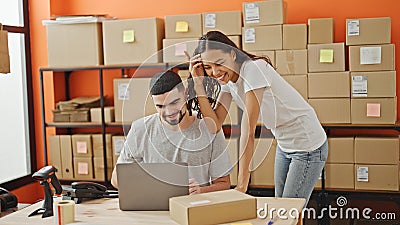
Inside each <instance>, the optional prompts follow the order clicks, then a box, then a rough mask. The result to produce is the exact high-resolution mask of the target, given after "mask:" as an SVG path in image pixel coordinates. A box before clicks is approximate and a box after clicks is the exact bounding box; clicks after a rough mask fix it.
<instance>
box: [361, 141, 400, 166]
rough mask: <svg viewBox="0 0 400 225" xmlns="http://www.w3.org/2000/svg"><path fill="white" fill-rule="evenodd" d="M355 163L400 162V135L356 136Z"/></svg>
mask: <svg viewBox="0 0 400 225" xmlns="http://www.w3.org/2000/svg"><path fill="white" fill-rule="evenodd" d="M354 143H355V145H354V153H355V155H354V156H355V163H358V164H381V165H397V164H399V137H356V138H355V142H354Z"/></svg>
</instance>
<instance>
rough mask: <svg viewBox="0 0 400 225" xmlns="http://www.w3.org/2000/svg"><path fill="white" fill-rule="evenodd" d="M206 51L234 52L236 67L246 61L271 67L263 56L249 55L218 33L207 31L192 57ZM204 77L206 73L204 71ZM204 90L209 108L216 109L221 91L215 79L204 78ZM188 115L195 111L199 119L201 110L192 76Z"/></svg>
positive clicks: (189, 87)
mask: <svg viewBox="0 0 400 225" xmlns="http://www.w3.org/2000/svg"><path fill="white" fill-rule="evenodd" d="M207 49H217V50H221V51H223V52H225V53H231V51H234V52H235V53H236V59H235V62H236V63H237V64H238V65H242V64H243V62H245V61H246V60H249V59H251V60H258V59H262V60H265V61H266V62H267V63H268V64H270V65H271V66H272V63H271V60H270V59H269V58H268V57H264V56H256V55H253V54H250V53H248V52H246V51H243V50H240V49H239V48H238V46H236V44H235V43H234V42H233V41H232V40H231V39H229V37H228V36H226V35H225V34H223V33H222V32H220V31H209V32H207V33H206V34H205V35H203V36H202V37H201V38H200V40H199V44H198V46H197V48H196V49H195V51H194V53H193V56H194V55H198V54H201V53H203V52H205V51H206V50H207ZM204 74H205V75H206V72H205V71H204ZM203 86H204V90H205V91H206V94H207V98H208V101H209V103H210V105H211V107H212V108H213V109H214V108H215V107H216V103H217V99H218V95H219V93H220V91H221V85H220V84H219V83H218V81H217V80H216V79H213V78H211V77H208V76H206V77H205V79H204V80H203ZM187 107H188V110H189V114H190V115H191V114H192V110H195V111H197V117H198V118H201V117H202V114H201V109H200V105H199V101H198V98H197V96H196V92H195V90H194V83H193V77H192V74H190V76H189V80H188V104H187Z"/></svg>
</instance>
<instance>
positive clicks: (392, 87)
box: [350, 71, 396, 98]
mask: <svg viewBox="0 0 400 225" xmlns="http://www.w3.org/2000/svg"><path fill="white" fill-rule="evenodd" d="M350 76H351V79H350V80H351V97H352V98H357V97H368V98H394V97H396V71H377V72H351V73H350Z"/></svg>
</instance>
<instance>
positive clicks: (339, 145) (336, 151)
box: [326, 137, 354, 164]
mask: <svg viewBox="0 0 400 225" xmlns="http://www.w3.org/2000/svg"><path fill="white" fill-rule="evenodd" d="M328 145H329V154H328V159H327V160H326V162H327V163H334V164H354V137H328Z"/></svg>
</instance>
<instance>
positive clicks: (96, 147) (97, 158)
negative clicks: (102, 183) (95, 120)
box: [91, 134, 113, 180]
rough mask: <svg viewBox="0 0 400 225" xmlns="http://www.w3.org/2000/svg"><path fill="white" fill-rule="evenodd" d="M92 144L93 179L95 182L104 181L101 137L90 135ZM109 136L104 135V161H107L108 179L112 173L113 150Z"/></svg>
mask: <svg viewBox="0 0 400 225" xmlns="http://www.w3.org/2000/svg"><path fill="white" fill-rule="evenodd" d="M91 136H92V144H93V169H94V173H93V175H94V178H95V179H96V180H104V151H103V149H104V147H103V135H102V134H92V135H91ZM111 137H112V135H111V134H106V135H105V140H106V157H105V158H106V159H107V177H108V179H110V177H111V173H112V171H113V150H112V142H111Z"/></svg>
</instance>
